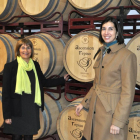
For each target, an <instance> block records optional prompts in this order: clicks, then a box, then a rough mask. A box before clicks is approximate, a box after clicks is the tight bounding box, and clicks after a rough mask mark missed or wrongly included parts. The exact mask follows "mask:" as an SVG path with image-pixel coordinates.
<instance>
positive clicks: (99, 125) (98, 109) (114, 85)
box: [76, 17, 137, 140]
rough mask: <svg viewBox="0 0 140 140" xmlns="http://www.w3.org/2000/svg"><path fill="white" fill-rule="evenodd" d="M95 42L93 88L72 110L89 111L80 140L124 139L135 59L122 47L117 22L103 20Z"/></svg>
mask: <svg viewBox="0 0 140 140" xmlns="http://www.w3.org/2000/svg"><path fill="white" fill-rule="evenodd" d="M99 40H100V42H101V43H103V44H104V45H103V46H102V47H100V48H99V50H98V51H97V54H96V55H95V57H94V58H95V59H96V62H95V64H94V69H95V79H94V82H93V86H92V87H91V89H90V91H89V92H88V93H87V95H86V96H85V97H84V98H83V100H82V102H81V103H80V104H79V105H78V106H77V107H76V114H77V115H79V113H80V111H81V109H83V107H85V108H87V109H89V113H88V116H87V120H86V124H85V128H84V132H83V137H82V140H127V131H128V117H129V113H130V110H131V106H132V103H133V99H134V93H135V84H136V75H137V60H136V56H135V54H133V53H132V52H131V51H129V50H128V49H126V48H125V44H124V38H123V35H122V32H121V30H120V27H119V24H118V22H117V20H116V19H115V18H113V17H107V18H106V19H105V20H104V21H103V22H102V24H101V29H100V37H99Z"/></svg>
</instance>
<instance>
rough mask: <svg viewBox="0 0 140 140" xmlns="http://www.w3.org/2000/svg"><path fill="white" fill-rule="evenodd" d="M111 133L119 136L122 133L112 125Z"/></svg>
mask: <svg viewBox="0 0 140 140" xmlns="http://www.w3.org/2000/svg"><path fill="white" fill-rule="evenodd" d="M110 133H111V134H115V135H116V134H119V133H120V128H119V127H117V126H115V125H111V127H110Z"/></svg>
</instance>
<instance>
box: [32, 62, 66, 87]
mask: <svg viewBox="0 0 140 140" xmlns="http://www.w3.org/2000/svg"><path fill="white" fill-rule="evenodd" d="M35 63H36V70H37V71H38V76H39V79H41V83H42V85H43V87H56V86H58V85H65V79H66V80H67V78H68V75H64V77H60V78H57V79H46V78H45V76H44V75H43V73H42V71H41V68H40V65H39V64H38V63H37V62H35Z"/></svg>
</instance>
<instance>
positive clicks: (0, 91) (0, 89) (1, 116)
mask: <svg viewBox="0 0 140 140" xmlns="http://www.w3.org/2000/svg"><path fill="white" fill-rule="evenodd" d="M3 124H4V119H3V111H2V87H0V127H2V126H3Z"/></svg>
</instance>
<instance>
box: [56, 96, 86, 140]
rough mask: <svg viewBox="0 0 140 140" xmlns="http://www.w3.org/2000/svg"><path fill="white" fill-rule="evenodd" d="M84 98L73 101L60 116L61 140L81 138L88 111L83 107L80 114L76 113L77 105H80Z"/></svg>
mask: <svg viewBox="0 0 140 140" xmlns="http://www.w3.org/2000/svg"><path fill="white" fill-rule="evenodd" d="M82 99H83V98H79V99H77V100H75V101H73V102H71V103H70V104H69V105H68V106H67V107H66V108H65V109H64V110H63V111H62V112H61V113H60V114H59V116H58V119H57V132H58V135H59V137H60V139H61V140H74V139H77V140H80V139H81V138H82V136H83V130H84V126H85V122H86V117H87V114H88V111H87V110H85V109H82V110H81V112H80V116H77V115H76V114H75V108H76V107H75V105H78V104H79V103H80V102H81V101H82Z"/></svg>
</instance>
